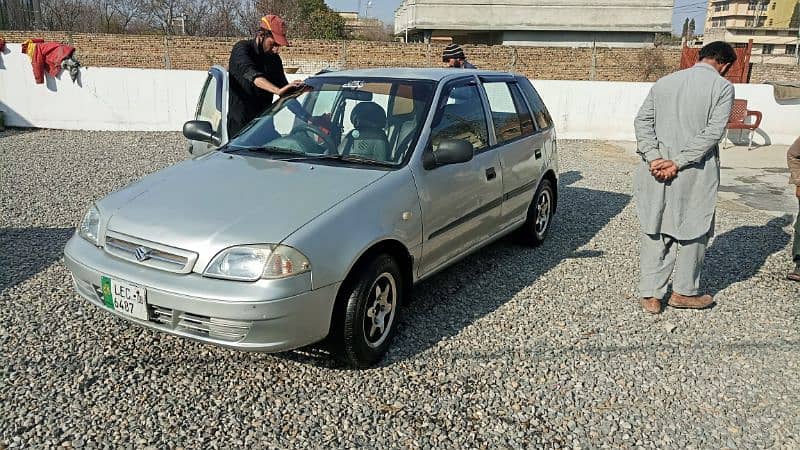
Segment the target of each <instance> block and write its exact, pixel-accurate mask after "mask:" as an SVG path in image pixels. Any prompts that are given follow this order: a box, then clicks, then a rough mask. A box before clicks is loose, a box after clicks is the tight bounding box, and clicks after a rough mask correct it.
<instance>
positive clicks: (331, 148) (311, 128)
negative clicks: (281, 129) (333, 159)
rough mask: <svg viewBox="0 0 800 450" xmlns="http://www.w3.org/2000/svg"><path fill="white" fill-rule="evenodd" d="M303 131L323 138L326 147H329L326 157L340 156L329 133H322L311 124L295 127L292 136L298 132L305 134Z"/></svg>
mask: <svg viewBox="0 0 800 450" xmlns="http://www.w3.org/2000/svg"><path fill="white" fill-rule="evenodd" d="M303 131H307V132H309V133H312V134H315V135H317V136H319V137H320V138H322V142H324V143H325V147H327V149H326V151H325V154H326V155H338V154H339V150H337V148H336V143H335V142H333V139H332V138H331V137H330V135H328V133H326V132H324V131H322V130H321V129H320V128H319V127H317V126H316V125H312V124H309V123H301V124H299V125H297V126H296V127H294V129H293V130H292V134H294V133H296V132H303Z"/></svg>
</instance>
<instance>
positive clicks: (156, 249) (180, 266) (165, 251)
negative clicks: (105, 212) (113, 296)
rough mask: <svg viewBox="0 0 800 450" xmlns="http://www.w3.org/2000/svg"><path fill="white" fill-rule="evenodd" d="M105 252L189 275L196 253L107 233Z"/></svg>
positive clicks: (195, 259)
mask: <svg viewBox="0 0 800 450" xmlns="http://www.w3.org/2000/svg"><path fill="white" fill-rule="evenodd" d="M104 247H105V250H106V252H107V253H108V254H110V255H113V256H116V257H118V258H122V259H124V260H127V261H131V262H134V263H136V264H141V265H144V266H148V267H152V268H155V269H160V270H165V271H168V272H174V273H189V272H191V271H192V268H193V267H194V263H195V262H196V261H197V253H194V252H190V251H188V250H183V249H179V248H175V247H170V246H167V245H163V244H158V243H155V242H150V241H146V240H144V239H138V238H134V237H131V236H126V235H124V234H121V233H115V232H113V231H110V230H109V231H108V232H107V233H106V240H105V246H104Z"/></svg>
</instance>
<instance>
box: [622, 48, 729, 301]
mask: <svg viewBox="0 0 800 450" xmlns="http://www.w3.org/2000/svg"><path fill="white" fill-rule="evenodd" d="M735 61H736V53H735V52H734V51H733V48H732V47H731V46H730V45H728V44H726V43H724V42H712V43H710V44H708V45H706V46H705V47H703V48H702V49H701V50H700V61H699V62H698V63H697V64H695V66H694V67H692V68H689V69H685V70H681V71H679V72H676V73H673V74H671V75H668V76H666V77H664V78H661V79H660V80H658V81H657V82H656V83H655V85H654V86H653V88H652V89H651V90H650V94H649V95H648V96H647V99H646V100H645V101H644V104H643V105H642V107H641V109H640V111H639V114H638V115H637V117H636V120H635V122H634V126H635V128H636V140H637V142H638V149H637V152H638V154H639V155H640V156H641V158H642V162H641V164H639V167H638V168H637V169H636V173H635V175H634V196H635V198H636V207H637V212H638V215H639V222H640V224H641V231H642V235H641V256H640V258H641V262H640V268H641V280H640V283H639V291H640V296H641V298H642V307H643V308H644V309H645V311H647V312H650V313H653V314H658V313H660V312H661V309H662V305H661V301H662V299H663V298H664V297H665V296H666V293H667V286H668V284H669V279H670V276H671V275H672V272H673V269H675V276H674V277H673V286H672V288H673V289H672V290H673V294H672V296H671V297H670V299H669V301H668V304H669V305H670V306H673V307H676V308H694V309H702V308H707V307H709V306H711V305H713V303H714V300H713V298H712V297H711V296H710V295H701V293H700V274H701V271H702V268H703V259H704V257H705V250H706V244H707V243H708V239H709V238H710V237H711V236H712V234H713V232H714V214H715V210H716V201H717V189H718V187H719V147H718V143H719V141H720V140H721V139H722V136H723V134H724V132H725V125H726V124H727V123H728V118H729V116H730V113H731V106H732V105H733V85H732V84H731V83H730V82H729V81H727V80H726V79H725V78H723V77H722V76H721V75H724V74H725V72H727V70H728V69H729V68H730V66H731V65H732V64H733V63H734V62H735Z"/></svg>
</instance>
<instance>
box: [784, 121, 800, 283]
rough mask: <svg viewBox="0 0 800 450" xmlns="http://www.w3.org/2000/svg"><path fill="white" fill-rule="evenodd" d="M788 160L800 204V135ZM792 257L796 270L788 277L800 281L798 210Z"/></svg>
mask: <svg viewBox="0 0 800 450" xmlns="http://www.w3.org/2000/svg"><path fill="white" fill-rule="evenodd" d="M786 160H787V162H788V163H789V183H791V184H793V185H795V189H794V194H795V195H796V196H797V204H798V206H800V137H799V138H797V140H796V141H794V144H792V145H791V146H789V151H787V152H786ZM792 258H793V259H794V270H793V271H791V272H789V275H787V276H786V278H788V279H790V280H792V281H800V211H798V213H797V220H796V221H795V223H794V246H793V247H792Z"/></svg>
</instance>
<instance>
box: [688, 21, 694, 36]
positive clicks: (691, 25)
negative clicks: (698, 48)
mask: <svg viewBox="0 0 800 450" xmlns="http://www.w3.org/2000/svg"><path fill="white" fill-rule="evenodd" d="M694 27H695V24H694V18H693V19H692V20H691V21H690V22H689V35H688V36H687V38H689V39H692V38H693V37H694Z"/></svg>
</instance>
